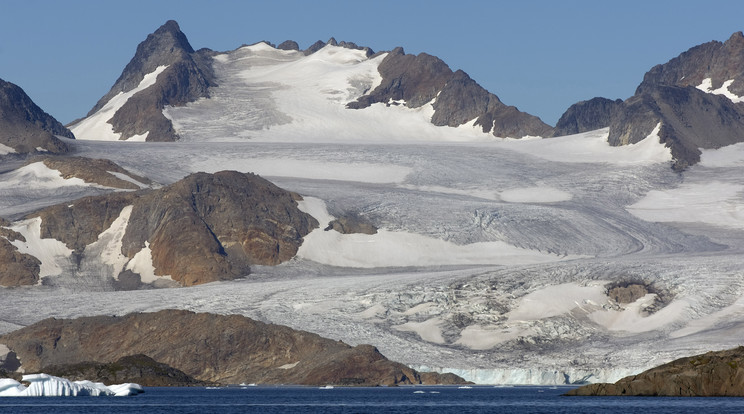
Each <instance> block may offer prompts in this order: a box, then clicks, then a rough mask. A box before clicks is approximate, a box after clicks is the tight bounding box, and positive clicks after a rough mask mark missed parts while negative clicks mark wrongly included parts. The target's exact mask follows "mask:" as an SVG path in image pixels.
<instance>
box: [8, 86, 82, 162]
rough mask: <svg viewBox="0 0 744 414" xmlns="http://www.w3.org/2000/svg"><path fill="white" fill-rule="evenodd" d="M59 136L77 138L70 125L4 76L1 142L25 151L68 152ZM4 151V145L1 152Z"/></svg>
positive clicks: (18, 151)
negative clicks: (68, 126)
mask: <svg viewBox="0 0 744 414" xmlns="http://www.w3.org/2000/svg"><path fill="white" fill-rule="evenodd" d="M55 135H61V136H64V137H67V138H74V136H73V135H72V133H71V132H70V131H69V130H68V129H67V128H65V127H64V126H63V125H62V124H60V123H59V122H58V121H57V120H56V119H54V118H53V117H52V116H51V115H49V114H47V113H46V112H44V111H43V110H42V109H41V108H39V107H38V106H37V105H36V104H35V103H34V102H33V101H32V100H31V98H29V96H28V95H26V93H25V92H24V91H23V89H21V88H20V87H18V86H17V85H14V84H12V83H10V82H6V81H4V80H2V79H0V145H2V146H5V147H10V148H12V149H13V151H14V152H16V153H21V154H22V153H32V152H51V153H65V152H67V151H68V148H67V145H66V144H65V143H64V142H62V141H60V140H59V139H57V137H55ZM3 153H4V151H3V148H2V147H0V155H2V154H3Z"/></svg>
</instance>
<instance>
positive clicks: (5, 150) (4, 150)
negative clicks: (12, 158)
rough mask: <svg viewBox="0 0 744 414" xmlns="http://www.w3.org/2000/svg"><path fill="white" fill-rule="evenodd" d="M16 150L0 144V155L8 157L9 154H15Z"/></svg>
mask: <svg viewBox="0 0 744 414" xmlns="http://www.w3.org/2000/svg"><path fill="white" fill-rule="evenodd" d="M15 153H16V150H15V149H13V148H11V147H9V146H7V145H3V144H0V155H8V154H15Z"/></svg>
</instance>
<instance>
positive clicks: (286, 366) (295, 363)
mask: <svg viewBox="0 0 744 414" xmlns="http://www.w3.org/2000/svg"><path fill="white" fill-rule="evenodd" d="M299 363H300V361H297V362H293V363H291V364H284V365H282V366H280V367H279V369H292V368H294V367H296V366H297V364H299Z"/></svg>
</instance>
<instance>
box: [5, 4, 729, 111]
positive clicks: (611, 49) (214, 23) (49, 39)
mask: <svg viewBox="0 0 744 414" xmlns="http://www.w3.org/2000/svg"><path fill="white" fill-rule="evenodd" d="M0 10H1V13H2V15H1V16H2V23H0V78H2V79H4V80H7V81H10V82H13V83H16V84H18V85H19V86H21V87H22V88H23V89H24V90H25V91H26V93H28V94H29V95H30V96H31V98H32V99H34V101H35V102H36V103H37V104H38V105H39V106H41V107H42V108H43V109H44V110H46V111H47V112H49V113H50V114H51V115H53V116H55V117H56V118H57V119H59V120H60V121H62V122H63V123H67V122H69V121H72V120H73V119H75V118H78V117H82V116H84V115H85V114H86V113H87V112H88V110H90V108H91V107H92V106H93V105H94V104H95V103H96V101H97V100H98V99H99V98H100V97H101V96H103V95H104V94H105V93H106V92H107V91H108V90H109V88H110V87H111V86H112V85H113V83H114V82H115V81H116V79H117V78H118V77H119V75H120V74H121V71H122V70H123V69H124V66H125V65H126V64H127V62H129V60H130V59H131V58H132V56H133V55H134V52H135V49H136V47H137V44H138V43H139V42H141V41H142V40H144V39H145V38H146V37H147V35H148V34H149V33H151V32H153V31H154V30H155V29H157V28H158V27H159V26H160V25H161V24H163V23H164V22H165V21H166V20H168V19H174V20H176V21H178V23H179V24H180V26H181V30H183V32H184V33H185V34H186V36H187V37H188V38H189V41H190V42H191V44H192V46H193V47H194V48H195V49H198V48H201V47H208V48H210V49H214V50H218V51H225V50H231V49H235V48H237V47H239V46H240V45H241V44H251V43H255V42H257V41H260V40H268V41H270V42H272V43H275V44H278V43H280V42H282V41H284V40H287V39H292V40H295V41H297V42H298V43H299V44H300V47H302V48H305V47H307V46H309V45H310V44H312V43H313V42H315V41H316V40H323V41H326V40H328V38H330V37H331V36H333V37H335V38H336V39H337V40H339V41H341V40H346V41H352V42H355V43H357V44H359V45H364V46H369V47H371V48H372V49H374V50H375V51H379V50H390V49H392V48H394V47H396V46H403V48H404V49H405V50H406V52H407V53H421V52H426V53H429V54H432V55H435V56H438V57H440V58H441V59H442V60H444V61H445V62H446V63H447V64H448V65H449V66H450V67H451V68H452V69H453V70H456V69H462V70H464V71H465V72H467V73H468V74H469V75H470V76H471V77H472V78H473V79H475V80H476V81H477V82H478V83H479V84H481V85H482V86H483V87H485V88H486V89H488V90H489V91H490V92H493V93H495V94H496V95H498V96H499V97H500V98H501V100H502V101H503V102H504V103H506V104H509V105H515V106H517V107H518V108H519V109H520V110H522V111H526V112H529V113H531V114H534V115H537V116H539V117H541V118H542V119H543V120H544V121H545V122H547V123H549V124H551V125H552V124H555V122H556V121H557V120H558V118H559V117H560V115H561V114H562V113H563V111H565V109H566V108H568V106H569V105H571V104H573V103H575V102H577V101H580V100H585V99H590V98H592V97H595V96H604V97H607V98H613V99H615V98H622V99H625V98H627V97H629V96H631V95H632V94H633V92H634V90H635V88H636V86H637V85H638V84H639V83H640V82H641V80H642V79H643V74H644V73H645V72H646V71H647V70H648V69H650V68H651V67H652V66H654V65H655V64H659V63H664V62H666V61H668V60H669V59H671V58H673V57H675V56H677V55H678V54H680V53H681V52H683V51H685V50H687V49H689V48H690V47H692V46H695V45H697V44H700V43H704V42H707V41H711V40H720V41H725V40H726V39H728V38H729V36H731V34H732V33H734V32H737V31H741V30H744V18H743V16H744V1H740V0H725V1H724V0H709V1H706V2H701V1H688V0H679V1H665V0H656V1H654V0H644V1H636V0H623V1H602V0H591V1H584V0H563V1H557V0H556V1H547V0H542V1H541V0H521V1H513V0H512V1H496V0H493V1H488V0H482V1H472V0H452V1H437V0H426V1H423V0H397V1H389V0H382V1H364V2H363V1H330V0H313V1H310V0H307V1H300V0H293V1H290V0H273V1H237V0H211V1H192V0H149V1H142V0H127V1H116V2H114V1H101V0H96V1H91V0H67V1H56V0H0Z"/></svg>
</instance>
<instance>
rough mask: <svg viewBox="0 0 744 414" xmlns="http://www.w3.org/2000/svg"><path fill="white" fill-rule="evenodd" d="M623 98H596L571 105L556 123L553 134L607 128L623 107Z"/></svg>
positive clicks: (562, 134) (577, 132)
mask: <svg viewBox="0 0 744 414" xmlns="http://www.w3.org/2000/svg"><path fill="white" fill-rule="evenodd" d="M622 105H623V101H622V100H621V99H617V100H614V101H613V100H612V99H607V98H594V99H590V100H588V101H581V102H578V103H575V104H573V105H571V107H569V108H568V110H566V112H564V113H563V115H562V116H561V119H559V120H558V123H557V124H555V130H554V132H553V136H564V135H573V134H579V133H582V132H587V131H594V130H596V129H601V128H607V127H609V126H610V123H611V122H612V118H613V116H615V113H616V112H617V111H618V110H619V109H620V108H621V107H622Z"/></svg>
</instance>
